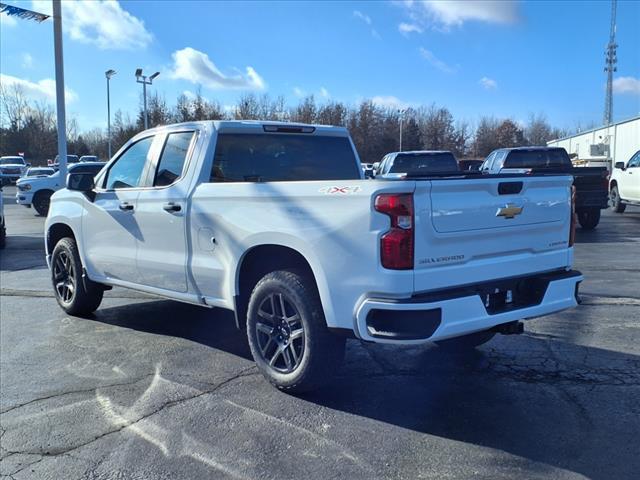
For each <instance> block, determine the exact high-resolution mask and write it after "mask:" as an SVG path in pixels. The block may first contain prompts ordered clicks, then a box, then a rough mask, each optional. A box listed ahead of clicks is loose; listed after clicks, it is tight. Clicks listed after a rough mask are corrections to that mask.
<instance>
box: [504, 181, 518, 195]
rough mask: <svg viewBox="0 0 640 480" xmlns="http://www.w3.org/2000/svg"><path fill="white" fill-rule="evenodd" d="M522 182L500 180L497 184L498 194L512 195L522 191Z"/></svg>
mask: <svg viewBox="0 0 640 480" xmlns="http://www.w3.org/2000/svg"><path fill="white" fill-rule="evenodd" d="M523 185H524V184H523V183H522V182H502V183H500V184H499V185H498V193H499V194H500V195H513V194H516V193H520V192H521V191H522V186H523Z"/></svg>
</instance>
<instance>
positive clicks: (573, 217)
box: [569, 185, 577, 247]
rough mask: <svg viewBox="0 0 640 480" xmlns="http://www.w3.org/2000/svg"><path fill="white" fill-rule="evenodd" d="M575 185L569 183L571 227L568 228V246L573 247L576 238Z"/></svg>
mask: <svg viewBox="0 0 640 480" xmlns="http://www.w3.org/2000/svg"><path fill="white" fill-rule="evenodd" d="M576 220H577V219H576V187H575V185H571V227H570V229H569V246H570V247H573V243H574V242H575V239H576V223H577V222H576Z"/></svg>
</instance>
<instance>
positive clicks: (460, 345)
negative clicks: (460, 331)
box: [436, 330, 496, 352]
mask: <svg viewBox="0 0 640 480" xmlns="http://www.w3.org/2000/svg"><path fill="white" fill-rule="evenodd" d="M495 335H496V332H493V331H491V330H483V331H481V332H476V333H470V334H469V335H464V336H462V337H456V338H450V339H449V340H440V341H439V342H436V345H438V346H439V347H440V348H444V349H446V350H449V351H452V352H454V351H461V352H464V351H468V350H472V349H474V348H476V347H479V346H480V345H484V344H485V343H487V342H488V341H490V340H491V339H492V338H493V337H495Z"/></svg>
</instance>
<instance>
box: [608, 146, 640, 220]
mask: <svg viewBox="0 0 640 480" xmlns="http://www.w3.org/2000/svg"><path fill="white" fill-rule="evenodd" d="M609 192H610V193H609V198H610V199H611V206H612V207H613V211H614V212H616V213H623V212H624V211H625V209H626V208H627V205H635V206H639V207H640V150H639V151H637V152H636V153H635V154H634V155H633V156H632V157H631V158H630V159H629V160H628V161H627V162H616V163H615V165H614V168H613V171H612V172H611V180H610V182H609Z"/></svg>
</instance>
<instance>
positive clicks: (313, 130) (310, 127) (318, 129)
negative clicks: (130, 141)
mask: <svg viewBox="0 0 640 480" xmlns="http://www.w3.org/2000/svg"><path fill="white" fill-rule="evenodd" d="M204 126H213V128H214V129H215V130H218V131H219V132H223V131H224V132H226V133H250V132H252V133H265V132H266V133H278V131H277V129H282V130H283V131H281V132H280V133H303V134H316V135H318V134H320V135H333V136H348V135H349V132H348V130H347V129H346V128H345V127H335V126H331V125H318V124H311V123H294V122H280V121H275V120H273V121H272V120H201V121H196V122H184V123H173V124H170V125H163V126H160V127H156V128H152V129H149V130H148V131H162V130H164V129H175V128H182V127H190V128H194V127H204ZM265 127H273V128H274V130H273V131H272V132H270V131H266V130H265ZM292 129H300V130H301V131H300V132H295V131H292ZM284 130H286V131H284ZM305 130H307V131H305Z"/></svg>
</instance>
